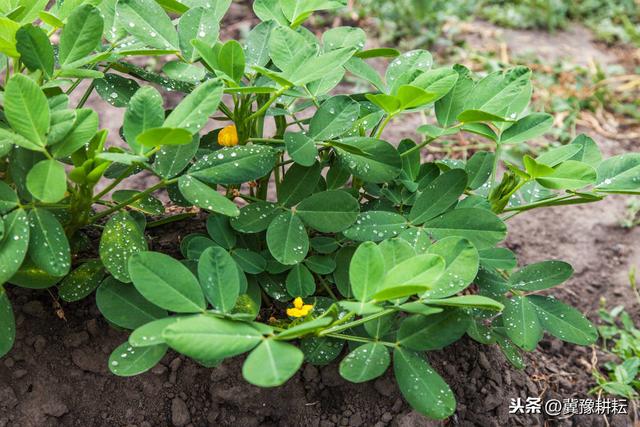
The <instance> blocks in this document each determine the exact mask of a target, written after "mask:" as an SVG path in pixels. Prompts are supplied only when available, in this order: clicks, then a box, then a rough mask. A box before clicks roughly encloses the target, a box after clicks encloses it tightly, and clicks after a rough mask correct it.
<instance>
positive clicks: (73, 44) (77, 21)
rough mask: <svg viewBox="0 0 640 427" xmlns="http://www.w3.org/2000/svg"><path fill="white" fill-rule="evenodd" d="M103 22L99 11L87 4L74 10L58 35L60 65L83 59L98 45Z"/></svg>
mask: <svg viewBox="0 0 640 427" xmlns="http://www.w3.org/2000/svg"><path fill="white" fill-rule="evenodd" d="M103 27H104V22H103V20H102V15H101V14H100V11H99V10H98V9H96V8H95V7H93V6H91V5H89V4H86V3H85V4H83V5H81V6H78V7H77V8H76V9H74V11H73V13H72V14H71V15H70V16H69V18H68V19H67V23H66V25H65V26H64V29H63V30H62V34H61V35H60V45H59V50H58V58H59V60H60V64H61V65H62V66H63V67H64V66H65V65H68V64H71V63H73V62H75V61H78V60H81V59H84V58H85V57H87V56H88V55H89V54H90V53H91V52H93V51H94V50H95V49H96V48H97V47H98V44H99V43H100V39H101V38H102V30H103Z"/></svg>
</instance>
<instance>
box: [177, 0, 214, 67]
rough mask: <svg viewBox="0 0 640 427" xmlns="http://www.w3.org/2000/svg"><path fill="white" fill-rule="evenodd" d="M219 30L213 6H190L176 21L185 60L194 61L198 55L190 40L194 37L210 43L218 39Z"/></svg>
mask: <svg viewBox="0 0 640 427" xmlns="http://www.w3.org/2000/svg"><path fill="white" fill-rule="evenodd" d="M220 3H221V2H220ZM219 32H220V24H219V22H218V19H217V16H216V12H215V10H214V9H213V8H210V7H192V8H191V9H189V10H188V11H186V12H185V13H184V14H183V15H182V16H181V17H180V21H179V22H178V37H179V39H180V49H181V50H182V55H183V56H184V57H185V59H186V60H187V61H189V62H194V61H195V60H197V59H198V57H199V56H200V55H199V54H198V52H197V51H196V50H194V48H193V45H192V44H191V40H194V39H196V40H199V41H201V42H203V43H205V44H207V45H212V44H214V43H215V42H216V41H217V40H218V35H219Z"/></svg>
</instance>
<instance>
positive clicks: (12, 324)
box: [0, 286, 16, 357]
mask: <svg viewBox="0 0 640 427" xmlns="http://www.w3.org/2000/svg"><path fill="white" fill-rule="evenodd" d="M0 329H2V335H0V357H4V355H6V354H7V353H8V352H9V351H10V350H11V348H12V347H13V343H14V341H15V339H16V320H15V318H14V317H13V309H12V308H11V302H10V301H9V297H8V296H7V292H6V291H5V290H4V289H3V288H2V286H0Z"/></svg>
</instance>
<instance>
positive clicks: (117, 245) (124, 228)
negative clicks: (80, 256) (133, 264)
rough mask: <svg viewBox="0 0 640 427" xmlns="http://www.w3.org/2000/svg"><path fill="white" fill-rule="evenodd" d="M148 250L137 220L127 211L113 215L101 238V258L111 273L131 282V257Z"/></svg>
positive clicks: (121, 279)
mask: <svg viewBox="0 0 640 427" xmlns="http://www.w3.org/2000/svg"><path fill="white" fill-rule="evenodd" d="M146 250H147V241H146V240H145V238H144V234H143V232H142V230H141V229H140V227H139V226H138V224H137V223H136V222H135V220H134V219H133V218H132V217H131V215H129V214H128V213H127V212H124V211H122V212H119V213H117V214H116V215H114V216H112V217H111V218H110V219H109V221H108V222H107V224H106V225H105V227H104V231H103V233H102V236H101V238H100V259H101V260H102V263H103V264H104V266H105V268H106V269H107V271H108V272H109V273H111V274H112V275H113V277H115V278H116V279H118V280H119V281H121V282H124V283H129V282H131V278H130V277H129V258H130V257H131V256H132V255H134V254H137V253H139V252H142V251H146Z"/></svg>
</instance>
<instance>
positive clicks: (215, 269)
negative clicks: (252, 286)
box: [198, 246, 240, 313]
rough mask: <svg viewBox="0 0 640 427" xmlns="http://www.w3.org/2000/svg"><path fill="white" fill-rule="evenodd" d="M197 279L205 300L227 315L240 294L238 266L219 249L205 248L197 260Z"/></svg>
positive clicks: (229, 256) (224, 251) (227, 253)
mask: <svg viewBox="0 0 640 427" xmlns="http://www.w3.org/2000/svg"><path fill="white" fill-rule="evenodd" d="M198 278H199V279H200V284H201V285H202V289H203V290H204V294H205V297H206V298H207V300H208V301H209V302H210V303H211V304H212V305H213V306H214V307H215V308H217V309H218V310H220V311H222V312H223V313H229V312H230V311H231V310H232V309H233V307H234V306H235V304H236V300H237V299H238V295H239V294H240V281H239V277H238V266H237V265H236V263H235V261H234V260H233V258H231V255H229V252H227V251H226V250H225V249H223V248H221V247H215V246H214V247H210V248H207V249H206V250H205V251H204V252H203V253H202V255H200V259H199V260H198Z"/></svg>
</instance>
